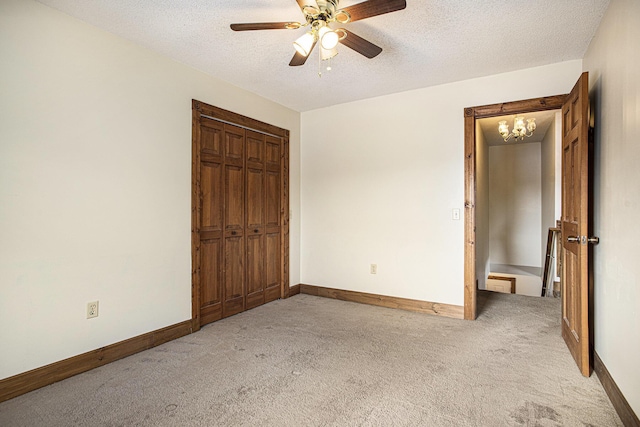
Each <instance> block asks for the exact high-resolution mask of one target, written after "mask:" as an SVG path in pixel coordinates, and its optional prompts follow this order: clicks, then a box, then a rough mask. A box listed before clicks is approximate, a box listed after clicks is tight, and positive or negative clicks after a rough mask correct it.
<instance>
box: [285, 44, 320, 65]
mask: <svg viewBox="0 0 640 427" xmlns="http://www.w3.org/2000/svg"><path fill="white" fill-rule="evenodd" d="M314 47H316V44H315V42H314V43H313V44H312V45H311V49H310V50H309V55H311V52H313V48H314ZM309 55H307V56H304V55H301V54H300V53H298V51H296V54H295V55H293V58H291V62H289V65H290V66H291V67H298V66H300V65H304V63H305V62H307V58H309Z"/></svg>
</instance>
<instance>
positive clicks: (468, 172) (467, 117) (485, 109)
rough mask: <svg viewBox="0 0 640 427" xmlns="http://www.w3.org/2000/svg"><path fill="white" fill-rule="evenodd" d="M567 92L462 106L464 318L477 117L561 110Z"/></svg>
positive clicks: (469, 314) (471, 276) (471, 260)
mask: <svg viewBox="0 0 640 427" xmlns="http://www.w3.org/2000/svg"><path fill="white" fill-rule="evenodd" d="M566 97H567V95H566V94H564V95H555V96H546V97H542V98H532V99H525V100H523V101H514V102H503V103H500V104H490V105H481V106H478V107H469V108H465V109H464V198H465V203H464V318H465V319H467V320H475V318H476V317H477V308H476V305H477V304H476V206H475V203H476V181H477V179H476V178H477V177H476V172H477V171H476V120H477V119H482V118H486V117H496V116H503V115H509V114H519V113H529V112H534V111H547V110H560V109H562V104H563V102H564V100H565V99H566Z"/></svg>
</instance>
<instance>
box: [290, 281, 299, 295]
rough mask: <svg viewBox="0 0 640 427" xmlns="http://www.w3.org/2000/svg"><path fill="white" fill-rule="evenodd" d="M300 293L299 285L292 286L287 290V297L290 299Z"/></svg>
mask: <svg viewBox="0 0 640 427" xmlns="http://www.w3.org/2000/svg"><path fill="white" fill-rule="evenodd" d="M299 293H300V284H299V283H298V284H297V285H293V286H291V287H290V288H289V296H290V297H292V296H294V295H298V294H299Z"/></svg>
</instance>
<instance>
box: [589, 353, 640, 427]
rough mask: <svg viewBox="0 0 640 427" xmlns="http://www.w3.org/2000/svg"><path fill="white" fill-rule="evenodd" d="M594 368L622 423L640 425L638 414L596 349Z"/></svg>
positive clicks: (630, 426)
mask: <svg viewBox="0 0 640 427" xmlns="http://www.w3.org/2000/svg"><path fill="white" fill-rule="evenodd" d="M593 370H594V371H595V373H596V375H597V376H598V379H599V380H600V383H601V384H602V388H604V391H605V392H606V393H607V396H609V400H611V403H612V404H613V407H614V408H615V410H616V412H617V413H618V416H619V417H620V419H621V420H622V424H624V425H625V427H640V420H638V416H637V415H636V413H635V412H634V411H633V409H632V408H631V406H630V405H629V402H627V399H626V398H625V397H624V395H623V394H622V392H621V391H620V389H619V388H618V385H617V384H616V382H615V381H614V380H613V377H612V376H611V374H610V373H609V370H608V369H607V367H606V366H605V364H604V363H603V362H602V359H600V356H598V353H596V352H595V351H594V352H593Z"/></svg>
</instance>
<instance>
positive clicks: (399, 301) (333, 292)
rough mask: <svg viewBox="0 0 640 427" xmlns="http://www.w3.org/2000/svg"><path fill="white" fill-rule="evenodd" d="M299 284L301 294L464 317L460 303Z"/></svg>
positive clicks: (457, 317)
mask: <svg viewBox="0 0 640 427" xmlns="http://www.w3.org/2000/svg"><path fill="white" fill-rule="evenodd" d="M299 286H300V293H301V294H307V295H313V296H318V297H324V298H332V299H338V300H342V301H349V302H357V303H361V304H368V305H376V306H379V307H386V308H396V309H400V310H407V311H413V312H417V313H427V314H435V315H437V316H444V317H451V318H454V319H462V318H464V309H463V307H461V306H459V305H451V304H443V303H438V302H430V301H420V300H414V299H408V298H400V297H392V296H387V295H377V294H369V293H366V292H356V291H347V290H343V289H334V288H325V287H322V286H315V285H306V284H303V283H301V284H300V285H299Z"/></svg>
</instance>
